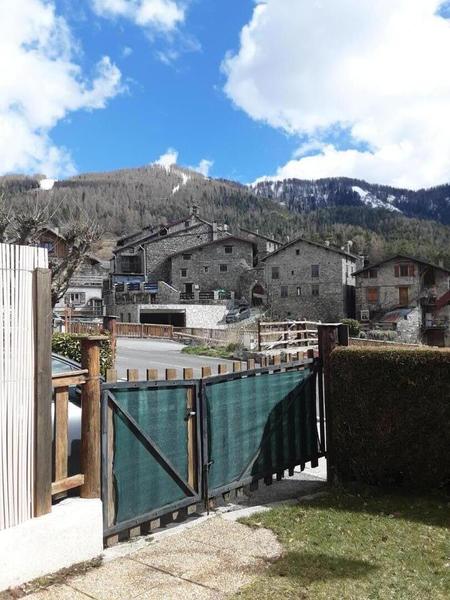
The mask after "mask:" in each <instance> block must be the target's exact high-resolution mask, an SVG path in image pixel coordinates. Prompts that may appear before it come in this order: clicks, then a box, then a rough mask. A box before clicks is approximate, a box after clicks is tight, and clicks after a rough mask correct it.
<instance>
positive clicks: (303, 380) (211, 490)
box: [102, 359, 325, 537]
mask: <svg viewBox="0 0 450 600" xmlns="http://www.w3.org/2000/svg"><path fill="white" fill-rule="evenodd" d="M322 389H323V386H322V372H321V368H320V362H319V361H318V359H307V360H302V361H298V362H291V363H286V364H282V365H278V366H275V365H273V366H269V367H262V368H257V369H251V370H248V371H242V372H236V373H231V374H227V375H219V376H216V377H208V378H206V379H202V380H175V381H143V382H124V383H107V384H104V385H103V412H102V414H103V425H102V446H103V449H102V457H103V458H102V461H103V462H102V464H103V468H102V476H103V485H102V487H103V503H104V527H105V537H107V536H110V535H114V534H116V533H118V532H120V531H123V530H127V529H131V528H134V527H136V526H138V525H140V524H142V523H145V522H148V521H151V520H153V519H157V518H158V517H160V516H162V515H164V514H168V513H171V512H174V511H177V510H178V509H180V508H184V507H187V506H189V505H192V504H197V503H198V502H200V501H203V502H204V503H205V505H206V506H209V499H210V498H213V497H216V496H219V495H220V494H224V493H226V492H229V491H231V490H233V489H236V488H240V487H242V486H244V485H247V484H249V483H251V482H253V481H257V480H259V479H264V480H265V481H266V482H267V483H269V482H271V481H272V477H273V475H277V478H278V479H281V478H282V477H283V476H284V472H285V471H289V474H290V475H292V474H293V472H294V468H295V467H297V466H300V467H301V468H302V469H303V468H304V466H305V463H307V462H311V464H312V466H317V464H318V459H319V458H320V457H321V456H324V455H325V439H324V437H325V434H324V431H325V428H324V406H323V393H322Z"/></svg>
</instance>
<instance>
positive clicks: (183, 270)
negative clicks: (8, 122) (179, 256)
mask: <svg viewBox="0 0 450 600" xmlns="http://www.w3.org/2000/svg"><path fill="white" fill-rule="evenodd" d="M180 274H181V277H187V269H181V271H180Z"/></svg>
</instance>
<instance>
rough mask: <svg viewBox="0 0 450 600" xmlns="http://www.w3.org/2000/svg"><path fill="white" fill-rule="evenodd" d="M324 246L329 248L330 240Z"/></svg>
mask: <svg viewBox="0 0 450 600" xmlns="http://www.w3.org/2000/svg"><path fill="white" fill-rule="evenodd" d="M325 246H326V247H327V248H329V247H330V240H327V241H326V242H325Z"/></svg>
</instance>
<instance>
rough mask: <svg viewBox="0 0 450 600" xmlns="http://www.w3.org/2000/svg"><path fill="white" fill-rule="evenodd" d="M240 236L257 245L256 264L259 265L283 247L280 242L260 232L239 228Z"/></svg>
mask: <svg viewBox="0 0 450 600" xmlns="http://www.w3.org/2000/svg"><path fill="white" fill-rule="evenodd" d="M239 235H240V237H243V238H246V239H247V240H250V241H252V242H254V243H255V244H256V258H255V263H259V262H260V261H261V260H262V259H263V258H264V257H265V256H267V255H268V254H272V252H275V250H278V249H279V248H281V246H282V245H283V244H282V242H279V241H278V240H274V239H273V238H271V237H268V236H267V235H264V234H262V233H259V231H251V230H250V229H246V228H245V227H239Z"/></svg>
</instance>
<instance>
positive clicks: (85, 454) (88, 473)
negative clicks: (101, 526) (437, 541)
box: [45, 336, 106, 498]
mask: <svg viewBox="0 0 450 600" xmlns="http://www.w3.org/2000/svg"><path fill="white" fill-rule="evenodd" d="M105 339H106V338H105V337H104V336H86V337H84V338H82V339H81V366H82V369H81V370H77V371H69V372H66V373H57V374H55V375H54V376H53V377H52V387H53V392H54V398H55V411H54V445H53V459H54V463H53V464H54V473H55V475H54V480H53V481H52V482H51V485H50V482H49V487H48V491H46V492H45V493H46V494H49V495H50V496H51V497H55V496H57V495H60V494H62V493H64V492H67V491H68V490H71V489H75V488H80V496H81V497H82V498H100V492H101V490H100V455H101V448H100V435H101V430H100V429H101V428H100V345H101V342H102V341H103V340H105ZM83 367H84V368H83ZM73 386H77V387H78V386H80V388H81V444H80V466H81V469H80V470H81V472H80V473H75V474H74V475H71V476H70V477H69V476H68V459H69V439H68V426H69V388H70V387H73ZM48 442H49V444H50V445H51V439H49V440H48ZM50 447H51V446H50Z"/></svg>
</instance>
